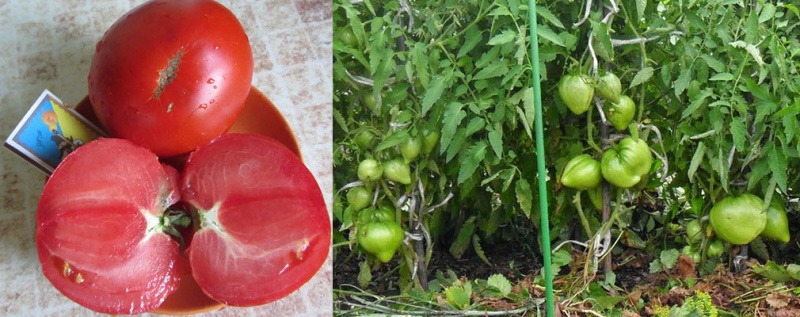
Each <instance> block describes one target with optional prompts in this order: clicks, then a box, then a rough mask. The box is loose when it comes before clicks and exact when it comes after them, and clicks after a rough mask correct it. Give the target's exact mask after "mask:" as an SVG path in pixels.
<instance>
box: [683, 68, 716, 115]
mask: <svg viewBox="0 0 800 317" xmlns="http://www.w3.org/2000/svg"><path fill="white" fill-rule="evenodd" d="M678 80H680V78H679V79H678ZM713 94H714V93H713V92H712V91H711V90H710V89H704V90H703V91H702V92H700V93H699V94H697V96H695V98H694V100H692V103H690V104H689V106H688V107H686V109H684V110H683V112H682V113H681V119H685V118H686V117H688V116H690V115H692V114H694V112H695V111H697V109H698V108H700V106H702V105H703V103H704V102H705V101H706V98H708V97H710V96H711V95H713Z"/></svg>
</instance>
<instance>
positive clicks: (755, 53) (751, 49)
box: [728, 41, 764, 67]
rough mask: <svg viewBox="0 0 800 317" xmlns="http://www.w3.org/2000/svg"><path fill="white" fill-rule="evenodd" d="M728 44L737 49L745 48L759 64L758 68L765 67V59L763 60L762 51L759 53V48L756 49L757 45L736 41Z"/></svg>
mask: <svg viewBox="0 0 800 317" xmlns="http://www.w3.org/2000/svg"><path fill="white" fill-rule="evenodd" d="M728 44H729V45H730V46H733V47H736V48H743V49H744V50H745V51H746V52H747V53H748V54H750V56H751V57H753V60H755V61H756V63H758V66H760V67H763V66H764V59H762V58H761V51H759V50H758V47H756V46H755V45H753V44H749V43H745V42H743V41H735V42H731V43H728Z"/></svg>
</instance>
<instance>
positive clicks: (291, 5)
mask: <svg viewBox="0 0 800 317" xmlns="http://www.w3.org/2000/svg"><path fill="white" fill-rule="evenodd" d="M142 2H143V1H142V0H88V1H87V0H60V1H45V0H26V1H13V0H0V26H1V27H0V28H2V32H0V138H2V140H5V139H6V137H8V135H9V133H10V132H11V131H12V130H13V129H14V126H16V124H17V122H18V121H19V119H20V118H22V116H23V115H24V114H25V112H26V111H27V110H28V107H29V106H30V105H31V104H32V103H33V102H34V101H35V100H36V98H37V97H38V96H39V94H40V93H41V92H42V90H44V89H49V90H50V91H52V92H53V93H54V94H56V95H57V96H59V97H60V98H61V99H62V101H64V102H65V103H67V104H76V103H77V102H78V101H80V100H81V99H82V98H83V97H84V96H86V94H87V79H86V78H87V75H88V71H89V65H90V63H91V59H92V54H93V52H94V47H95V43H96V42H97V41H98V40H99V39H100V37H101V36H102V34H103V32H105V30H106V29H107V28H108V27H110V26H111V25H112V24H113V23H114V21H116V19H117V18H119V17H120V16H122V15H123V14H124V13H125V12H127V11H128V10H130V9H132V8H133V7H135V6H136V5H138V4H140V3H142ZM220 2H221V3H223V4H224V5H225V6H227V7H228V8H229V9H230V10H231V11H233V13H234V14H235V15H236V16H237V17H238V18H239V20H240V21H241V22H242V24H243V26H244V28H245V31H246V32H247V34H248V36H249V37H250V42H251V45H252V48H253V54H254V66H255V70H254V76H253V85H254V86H255V87H257V88H258V89H259V90H261V91H262V92H264V94H265V95H267V96H268V97H269V98H270V99H271V100H272V101H273V103H275V105H276V106H277V107H278V108H279V109H280V110H281V112H282V113H283V114H284V117H285V118H286V120H287V121H288V123H289V125H290V126H291V128H292V129H293V130H294V133H295V135H296V136H297V139H298V142H299V144H300V150H301V152H302V154H303V158H304V160H305V163H306V165H307V166H308V167H309V169H310V170H311V171H312V173H313V174H314V176H315V177H316V178H317V181H318V182H319V184H320V187H321V189H322V192H323V195H324V196H325V200H326V202H327V203H328V206H330V205H331V199H332V197H331V196H332V195H331V193H332V189H331V187H332V179H331V178H332V170H331V169H332V164H331V159H332V155H331V148H332V146H331V143H332V136H331V131H332V127H331V124H332V120H331V93H332V82H331V79H330V78H331V61H332V58H331V37H332V27H331V26H332V24H331V1H328V0H269V1H263V0H258V1H241V0H220ZM0 162H1V165H0V172H1V173H2V183H0V195H2V199H0V201H2V205H0V283H2V287H0V316H94V315H96V314H95V313H93V312H92V311H90V310H88V309H85V308H83V307H81V306H79V305H77V304H75V303H73V302H72V301H71V300H69V299H67V298H66V297H64V296H63V295H61V293H59V292H58V291H57V290H56V289H55V288H54V287H53V286H51V285H50V282H49V281H47V279H45V278H44V276H43V275H42V272H41V267H40V265H39V262H38V258H37V255H36V247H35V243H34V232H35V228H36V222H35V219H36V206H37V204H38V201H39V194H40V193H41V190H42V187H43V186H44V181H45V176H44V174H43V173H42V172H41V171H39V170H38V169H36V168H35V167H34V166H33V165H30V164H29V163H28V162H26V161H25V160H23V159H21V158H19V157H17V156H16V154H14V153H13V152H11V151H9V150H7V149H5V148H3V149H0ZM329 209H330V207H329ZM331 277H332V266H331V258H330V256H329V258H328V261H327V262H326V264H325V266H324V267H323V269H322V270H321V271H320V272H319V273H317V275H316V276H315V277H314V278H313V279H312V280H311V281H310V282H308V283H307V284H306V285H304V286H303V287H302V288H301V289H300V290H299V291H297V292H295V293H293V294H292V295H290V296H288V297H287V298H284V299H282V300H280V301H277V302H274V303H271V304H267V305H264V306H259V307H251V308H225V309H223V310H220V311H215V312H211V313H206V314H203V316H318V315H322V316H327V315H331V314H332V309H333V305H332V295H331V287H332V282H331Z"/></svg>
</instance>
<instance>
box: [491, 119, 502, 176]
mask: <svg viewBox="0 0 800 317" xmlns="http://www.w3.org/2000/svg"><path fill="white" fill-rule="evenodd" d="M502 128H503V126H501V125H496V129H492V130H490V131H489V144H490V145H491V146H492V150H493V151H494V154H495V155H497V157H498V158H501V159H502V158H503V130H502ZM495 175H497V174H495Z"/></svg>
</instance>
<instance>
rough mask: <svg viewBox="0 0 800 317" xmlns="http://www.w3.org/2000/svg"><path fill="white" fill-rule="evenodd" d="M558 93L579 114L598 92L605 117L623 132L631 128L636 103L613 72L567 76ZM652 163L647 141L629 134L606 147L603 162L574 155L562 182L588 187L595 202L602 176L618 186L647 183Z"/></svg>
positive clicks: (585, 109) (588, 156) (568, 184)
mask: <svg viewBox="0 0 800 317" xmlns="http://www.w3.org/2000/svg"><path fill="white" fill-rule="evenodd" d="M558 93H559V96H560V97H561V100H562V101H563V102H564V104H565V105H566V106H567V108H569V109H570V111H572V112H573V113H574V114H578V115H579V114H583V113H584V112H586V111H588V110H589V108H590V107H591V104H592V100H593V98H594V96H595V95H597V96H599V97H600V98H603V99H605V101H606V102H605V106H604V113H605V116H606V118H607V120H608V122H609V123H610V124H611V125H612V126H614V128H616V129H617V130H620V131H624V130H625V129H626V128H627V127H628V125H629V124H630V123H631V121H632V120H633V116H634V114H635V113H636V104H635V103H634V102H633V100H632V99H631V98H630V97H628V96H625V95H622V84H621V83H620V80H619V78H618V77H617V76H616V75H614V74H613V73H611V72H608V73H606V74H604V75H603V76H601V77H599V78H597V79H596V80H593V79H591V78H589V77H588V76H586V75H565V76H564V77H562V78H561V81H560V82H559V84H558ZM652 163H653V155H652V154H651V153H650V147H649V146H648V145H647V143H646V142H645V141H644V140H642V139H638V138H632V137H626V138H623V139H622V140H620V141H619V142H618V143H617V144H616V145H614V146H612V147H610V148H609V149H607V150H606V151H605V152H604V153H603V155H602V158H601V160H600V161H597V160H596V159H595V158H593V157H591V156H590V155H588V154H581V155H578V156H576V157H574V158H572V159H571V160H570V161H569V162H568V163H567V165H566V166H565V168H564V171H563V173H562V175H561V183H562V184H563V185H564V186H567V187H571V188H575V189H579V190H589V191H590V198H595V199H593V200H592V201H593V203H594V202H595V201H597V202H599V201H600V200H599V199H597V198H598V197H599V195H597V193H596V191H593V190H594V189H595V188H597V186H598V185H600V183H601V180H602V179H605V180H606V181H608V182H609V183H611V184H612V185H614V186H616V187H619V188H630V187H634V186H636V185H644V184H645V183H646V182H647V180H648V174H649V172H650V167H651V165H652ZM592 195H593V196H592ZM595 205H596V206H597V205H599V204H595Z"/></svg>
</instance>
